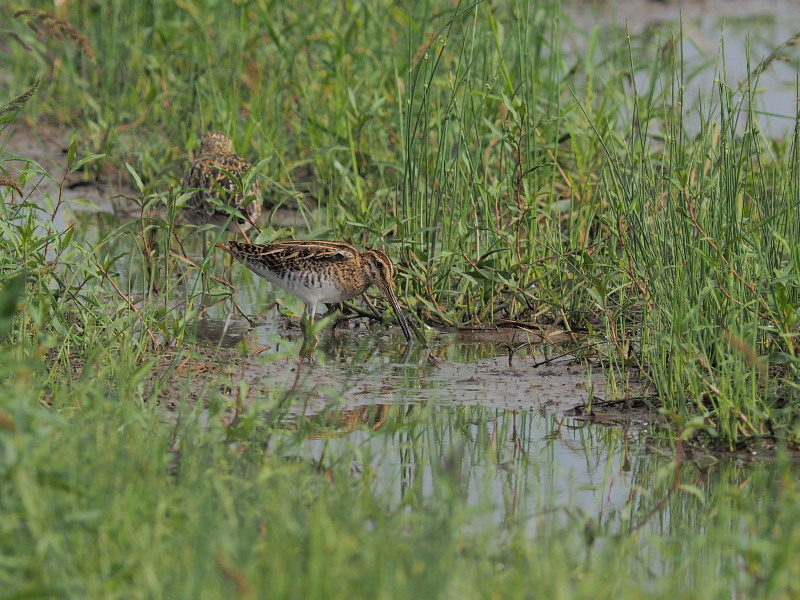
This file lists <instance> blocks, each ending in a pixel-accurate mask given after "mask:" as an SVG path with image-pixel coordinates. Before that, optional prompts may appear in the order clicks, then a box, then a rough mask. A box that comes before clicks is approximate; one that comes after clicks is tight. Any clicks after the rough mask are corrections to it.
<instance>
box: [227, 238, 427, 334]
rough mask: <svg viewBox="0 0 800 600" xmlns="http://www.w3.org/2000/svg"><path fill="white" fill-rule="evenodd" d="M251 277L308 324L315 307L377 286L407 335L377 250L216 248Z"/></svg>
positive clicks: (312, 245) (283, 245)
mask: <svg viewBox="0 0 800 600" xmlns="http://www.w3.org/2000/svg"><path fill="white" fill-rule="evenodd" d="M217 248H220V249H222V250H224V251H225V252H228V253H229V254H231V255H232V256H234V257H235V258H236V259H237V260H239V261H240V262H241V263H242V264H244V265H245V266H246V267H247V268H248V269H250V270H251V271H253V272H254V273H255V274H256V275H259V276H260V277H263V278H264V279H266V280H267V281H269V282H270V283H272V284H275V285H277V286H279V287H280V288H281V289H283V290H285V291H287V292H289V293H291V294H293V295H295V296H297V297H298V298H300V299H301V300H302V301H303V302H304V303H305V304H306V315H308V317H309V319H310V320H312V321H313V319H314V315H315V314H316V311H317V304H319V303H320V302H323V303H328V302H343V301H345V300H350V299H352V298H355V297H356V296H358V295H360V294H363V293H364V292H366V291H367V289H368V288H369V287H370V286H372V285H377V286H378V287H379V288H381V290H382V291H383V293H384V294H385V295H386V297H387V298H388V299H389V303H390V304H391V305H392V308H393V309H394V311H395V314H397V320H398V322H399V323H400V327H401V328H402V330H403V335H405V337H406V340H408V341H411V331H410V330H409V327H408V323H407V322H406V319H405V316H404V315H403V312H402V310H401V308H400V303H399V302H398V301H397V297H396V296H395V294H394V265H393V264H392V261H391V260H390V259H389V257H388V256H386V254H385V253H383V252H381V251H380V250H356V249H355V248H354V247H353V246H351V245H350V244H345V243H344V242H326V241H285V242H273V243H271V244H243V243H240V242H234V241H232V242H229V243H228V244H217Z"/></svg>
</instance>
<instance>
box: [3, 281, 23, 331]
mask: <svg viewBox="0 0 800 600" xmlns="http://www.w3.org/2000/svg"><path fill="white" fill-rule="evenodd" d="M27 280H28V273H27V271H22V272H21V273H19V274H17V275H16V276H14V277H12V278H11V279H10V280H9V281H8V283H6V285H5V286H4V287H3V289H2V290H0V338H1V337H3V336H5V335H6V334H7V333H8V332H9V331H10V330H11V325H12V324H13V322H14V315H15V314H16V312H17V303H18V302H19V298H20V296H22V294H23V293H24V292H25V283H26V281H27Z"/></svg>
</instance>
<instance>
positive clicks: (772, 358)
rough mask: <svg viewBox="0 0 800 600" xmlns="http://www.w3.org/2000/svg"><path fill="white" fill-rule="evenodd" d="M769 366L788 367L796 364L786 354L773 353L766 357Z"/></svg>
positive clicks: (793, 359)
mask: <svg viewBox="0 0 800 600" xmlns="http://www.w3.org/2000/svg"><path fill="white" fill-rule="evenodd" d="M767 360H768V361H769V364H771V365H788V364H791V363H794V362H797V359H796V358H795V357H794V356H792V355H791V354H787V353H786V352H773V353H772V354H770V355H769V356H768V357H767Z"/></svg>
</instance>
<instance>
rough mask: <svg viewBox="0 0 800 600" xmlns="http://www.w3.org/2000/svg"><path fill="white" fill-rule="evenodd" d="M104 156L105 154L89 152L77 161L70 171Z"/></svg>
mask: <svg viewBox="0 0 800 600" xmlns="http://www.w3.org/2000/svg"><path fill="white" fill-rule="evenodd" d="M104 156H105V154H89V155H88V156H84V157H83V158H82V159H80V160H79V161H78V162H76V163H75V165H74V166H73V167H72V168H71V169H70V171H77V170H78V169H80V168H81V167H82V166H83V165H85V164H86V163H90V162H94V161H96V160H97V159H99V158H103V157H104Z"/></svg>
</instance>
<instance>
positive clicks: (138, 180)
mask: <svg viewBox="0 0 800 600" xmlns="http://www.w3.org/2000/svg"><path fill="white" fill-rule="evenodd" d="M125 168H126V169H128V172H129V173H130V174H131V175H132V176H133V181H134V182H135V183H136V188H137V189H138V190H139V191H140V192H144V184H143V183H142V178H141V177H139V174H138V173H137V172H136V169H134V168H133V167H132V166H131V165H130V164H128V163H125Z"/></svg>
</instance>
